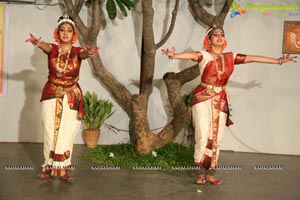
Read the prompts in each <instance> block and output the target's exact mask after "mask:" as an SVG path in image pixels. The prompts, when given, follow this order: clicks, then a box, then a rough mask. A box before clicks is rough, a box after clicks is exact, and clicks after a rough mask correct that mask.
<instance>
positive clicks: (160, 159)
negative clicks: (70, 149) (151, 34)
mask: <svg viewBox="0 0 300 200" xmlns="http://www.w3.org/2000/svg"><path fill="white" fill-rule="evenodd" d="M193 153H194V150H193V148H192V147H185V146H183V145H180V144H176V143H170V144H168V145H166V146H165V147H164V148H162V149H159V150H157V152H152V154H142V153H138V152H137V151H136V150H135V146H134V145H132V144H117V145H106V146H97V147H96V148H95V149H92V150H90V151H89V152H88V153H86V154H85V158H87V159H89V160H91V161H92V162H94V163H100V164H104V165H107V166H118V167H120V168H125V169H135V168H138V167H148V168H151V167H152V168H153V167H156V168H160V169H161V170H165V171H170V170H172V169H174V167H191V166H192V165H193ZM155 155H156V156H155Z"/></svg>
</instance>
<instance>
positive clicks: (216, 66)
mask: <svg viewBox="0 0 300 200" xmlns="http://www.w3.org/2000/svg"><path fill="white" fill-rule="evenodd" d="M211 54H214V55H216V56H217V58H216V59H214V63H215V68H216V71H217V76H218V79H221V75H222V74H224V72H225V65H224V55H223V53H221V54H217V53H215V52H211ZM219 57H221V59H222V63H221V67H222V70H219V64H218V62H217V59H218V58H219Z"/></svg>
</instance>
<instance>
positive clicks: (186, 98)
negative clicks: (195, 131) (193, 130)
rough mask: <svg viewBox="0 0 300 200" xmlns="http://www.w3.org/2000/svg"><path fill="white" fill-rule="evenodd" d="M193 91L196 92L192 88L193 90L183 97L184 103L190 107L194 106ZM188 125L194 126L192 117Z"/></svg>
mask: <svg viewBox="0 0 300 200" xmlns="http://www.w3.org/2000/svg"><path fill="white" fill-rule="evenodd" d="M193 92H194V90H192V91H191V92H189V93H187V94H185V95H183V97H182V100H183V101H184V104H185V105H186V107H188V108H189V107H191V106H192V99H193ZM188 126H189V127H193V121H192V119H190V120H189V123H188Z"/></svg>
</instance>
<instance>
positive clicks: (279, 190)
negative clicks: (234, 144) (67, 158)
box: [0, 143, 300, 200]
mask: <svg viewBox="0 0 300 200" xmlns="http://www.w3.org/2000/svg"><path fill="white" fill-rule="evenodd" d="M42 147H43V146H42V144H32V143H0V161H1V162H0V167H1V168H0V177H1V178H0V186H1V187H0V199H1V200H20V199H22V200H40V199H46V200H52V199H53V200H81V199H85V200H94V199H95V200H96V199H97V200H98V199H104V200H115V199H120V200H121V199H129V200H135V199H136V200H156V199H157V200H158V199H163V200H167V199H170V200H171V199H172V200H184V199H188V200H193V199H201V200H208V199H218V200H227V199H228V200H229V199H237V200H253V199H255V200H298V199H300V190H299V184H300V156H289V155H267V154H257V153H241V152H229V151H222V152H221V156H220V160H219V168H218V171H217V174H216V177H217V178H220V179H221V180H222V181H223V183H222V184H221V185H220V186H214V185H209V184H205V185H200V186H199V185H196V184H195V183H194V182H195V173H196V172H195V171H186V170H175V169H174V170H173V171H170V172H164V171H160V170H137V169H135V170H134V169H131V170H129V169H122V168H118V167H116V168H105V167H103V166H101V165H99V164H95V163H92V162H90V161H89V160H87V159H85V158H83V155H84V153H85V152H87V151H88V148H87V147H86V146H85V145H74V154H73V157H72V163H73V165H74V170H73V172H72V175H74V177H75V180H74V181H73V182H62V181H60V180H59V179H55V180H54V181H53V182H50V181H46V180H40V179H39V178H38V177H37V174H38V173H39V172H40V165H41V163H42V162H43V149H42Z"/></svg>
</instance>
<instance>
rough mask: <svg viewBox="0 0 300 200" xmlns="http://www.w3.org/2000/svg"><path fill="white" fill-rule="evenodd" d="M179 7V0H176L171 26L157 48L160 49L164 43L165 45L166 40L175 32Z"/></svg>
mask: <svg viewBox="0 0 300 200" xmlns="http://www.w3.org/2000/svg"><path fill="white" fill-rule="evenodd" d="M178 7H179V0H176V2H175V7H174V10H173V11H172V19H171V24H170V28H169V30H168V32H167V34H166V35H165V37H164V38H163V39H162V40H161V41H160V42H159V43H157V44H156V49H158V48H160V47H161V46H162V45H164V44H165V43H166V41H167V40H168V39H169V37H170V36H171V33H172V32H173V30H174V27H175V22H176V16H177V11H178Z"/></svg>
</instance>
